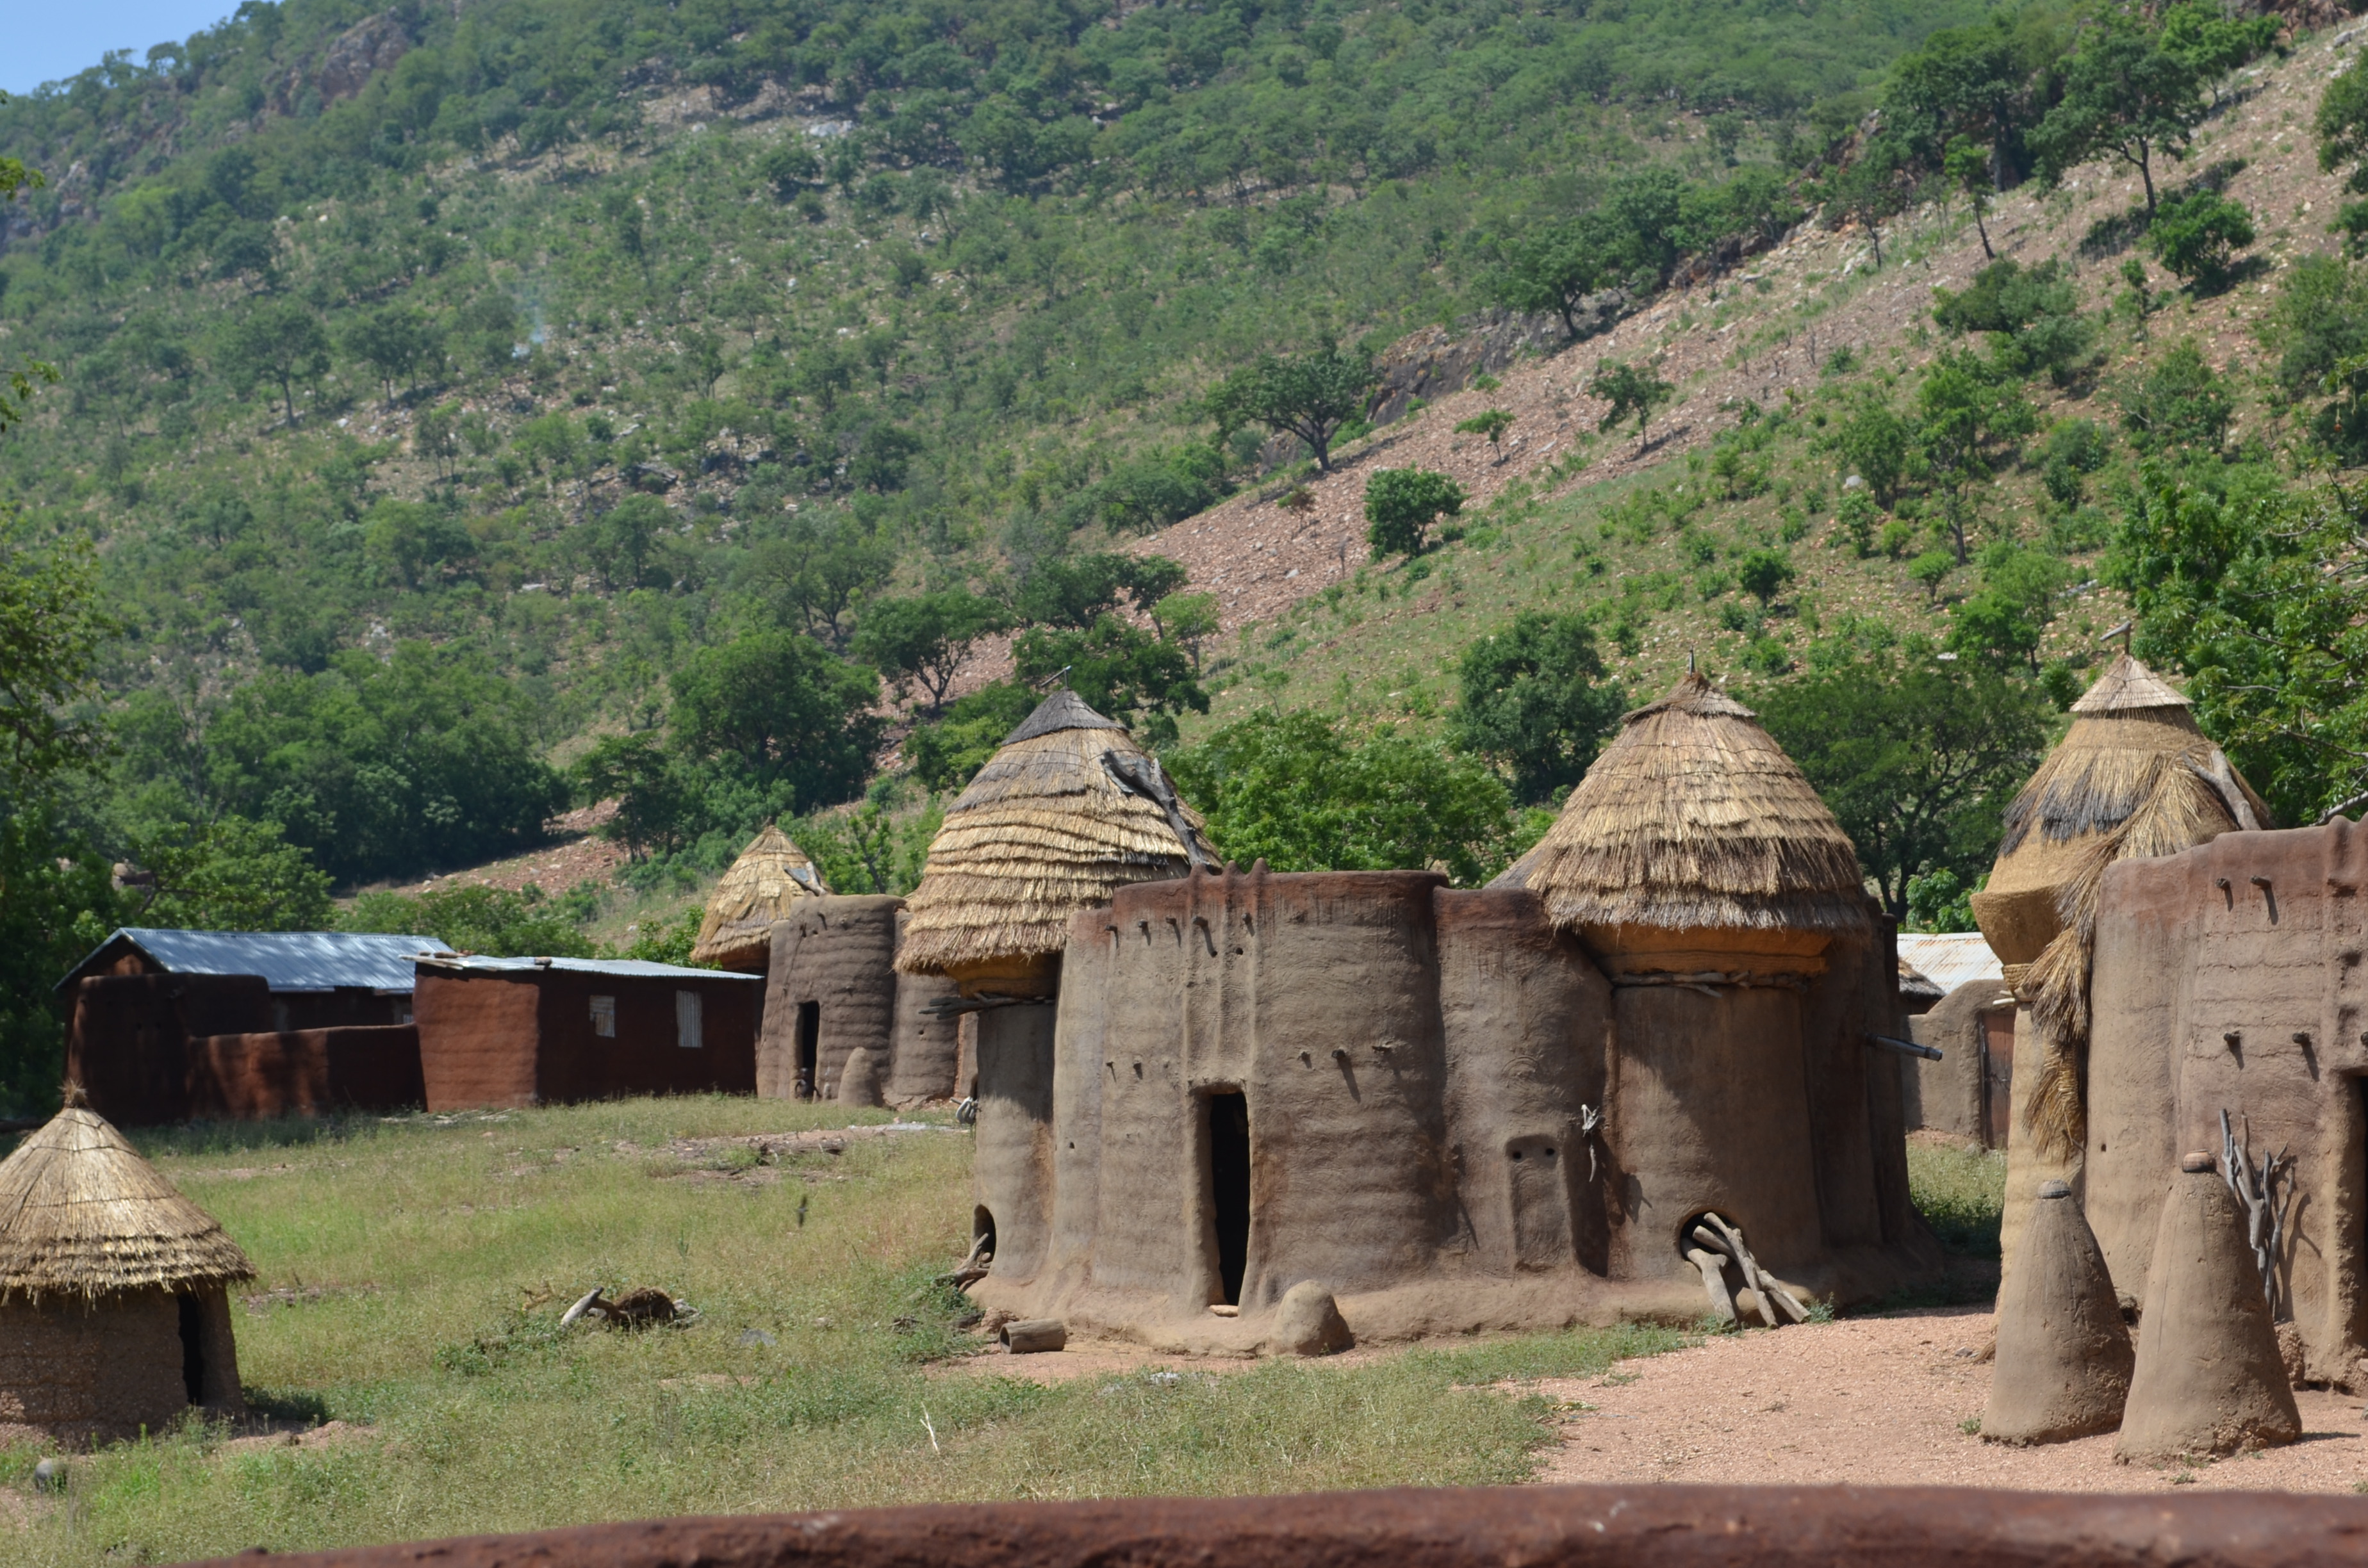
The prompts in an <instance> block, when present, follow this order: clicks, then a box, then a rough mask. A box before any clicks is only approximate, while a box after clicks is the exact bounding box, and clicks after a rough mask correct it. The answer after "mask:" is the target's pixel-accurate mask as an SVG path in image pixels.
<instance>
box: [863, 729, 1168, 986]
mask: <svg viewBox="0 0 2368 1568" xmlns="http://www.w3.org/2000/svg"><path fill="white" fill-rule="evenodd" d="M1157 770H1158V764H1157V763H1156V761H1154V760H1153V759H1152V758H1151V757H1150V756H1148V755H1147V754H1145V753H1144V750H1143V748H1142V747H1141V746H1138V745H1136V744H1134V739H1133V736H1131V735H1129V734H1128V733H1127V732H1126V729H1125V727H1124V726H1123V725H1121V724H1118V723H1116V722H1112V721H1111V720H1109V719H1105V718H1103V717H1102V716H1101V715H1100V714H1099V713H1097V712H1095V711H1094V710H1092V709H1091V708H1088V707H1087V706H1086V704H1085V702H1084V701H1083V700H1082V699H1079V698H1078V697H1077V696H1076V693H1074V692H1070V691H1056V692H1054V693H1053V695H1052V696H1050V697H1048V698H1046V699H1044V701H1043V702H1042V704H1041V705H1040V706H1039V707H1038V708H1037V710H1036V711H1035V712H1033V713H1031V714H1030V715H1029V716H1028V718H1027V720H1026V721H1025V722H1022V723H1021V724H1020V726H1019V728H1018V729H1016V730H1014V731H1012V732H1011V733H1010V734H1009V735H1008V736H1007V737H1006V738H1005V740H1004V743H1003V748H1002V749H1001V750H1000V751H998V752H996V754H995V756H993V757H991V758H989V759H988V761H987V764H986V766H985V767H982V768H980V769H979V771H978V776H977V777H976V778H973V779H972V780H971V781H970V787H969V788H968V789H965V790H963V791H962V795H961V797H960V798H959V799H957V800H956V801H954V803H953V805H952V807H951V809H950V810H949V811H948V812H946V820H945V825H943V826H942V827H940V828H939V830H938V835H937V837H936V838H934V839H933V840H931V841H930V844H929V858H928V863H927V864H926V865H925V866H924V867H923V869H922V872H921V882H920V885H919V886H918V887H916V888H915V889H914V890H913V892H912V894H911V896H910V897H909V898H907V899H906V901H905V904H906V907H907V908H908V909H909V910H910V911H911V914H910V915H909V917H908V918H907V920H906V922H905V937H904V942H903V945H902V946H901V947H900V948H899V949H897V953H896V967H897V968H898V969H900V970H902V971H905V973H907V974H951V975H955V976H957V977H960V976H961V975H962V973H963V971H974V970H977V969H979V968H980V967H981V966H983V965H992V964H996V963H1002V962H1008V961H1010V960H1032V959H1041V958H1043V957H1047V956H1050V955H1052V954H1056V953H1058V952H1059V951H1060V950H1061V949H1062V947H1063V945H1064V943H1065V942H1066V941H1067V939H1068V926H1069V917H1070V916H1071V915H1075V914H1076V912H1077V911H1078V910H1080V909H1087V908H1090V907H1091V906H1093V905H1095V904H1098V903H1107V902H1108V901H1109V899H1110V895H1111V894H1112V893H1113V892H1117V891H1118V890H1119V889H1120V888H1122V887H1124V886H1126V885H1127V884H1128V883H1130V882H1146V881H1160V880H1162V879H1165V878H1168V877H1180V876H1182V875H1183V874H1184V873H1185V871H1186V870H1188V869H1190V865H1191V851H1190V849H1189V848H1188V847H1187V846H1186V844H1185V841H1184V839H1183V838H1182V837H1181V836H1180V835H1178V831H1177V828H1176V827H1175V826H1174V825H1173V823H1172V820H1171V818H1170V817H1169V815H1168V813H1167V810H1166V808H1165V807H1163V805H1162V804H1161V803H1160V802H1159V801H1156V800H1155V799H1154V798H1153V796H1152V795H1151V794H1148V793H1145V792H1144V789H1143V788H1142V787H1140V786H1139V785H1138V784H1136V783H1133V782H1131V781H1130V779H1129V778H1127V777H1124V776H1123V775H1133V776H1135V777H1137V778H1147V779H1149V780H1152V781H1154V782H1155V786H1162V785H1164V782H1165V781H1164V779H1163V778H1161V776H1160V775H1159V773H1158V771H1157ZM1171 798H1172V797H1171ZM1177 809H1178V812H1179V813H1180V814H1181V816H1182V817H1183V819H1184V820H1185V822H1186V823H1187V824H1189V826H1190V830H1191V831H1192V832H1193V833H1195V834H1197V833H1198V831H1199V829H1200V825H1201V823H1200V818H1199V817H1198V816H1196V815H1194V814H1193V813H1192V812H1191V811H1190V808H1189V807H1184V806H1182V805H1181V804H1180V803H1178V808H1177Z"/></svg>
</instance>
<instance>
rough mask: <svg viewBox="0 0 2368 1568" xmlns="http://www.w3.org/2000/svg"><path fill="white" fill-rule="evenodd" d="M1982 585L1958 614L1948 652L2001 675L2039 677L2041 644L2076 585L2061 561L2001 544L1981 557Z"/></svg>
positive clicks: (1948, 641) (2069, 568) (2042, 553)
mask: <svg viewBox="0 0 2368 1568" xmlns="http://www.w3.org/2000/svg"><path fill="white" fill-rule="evenodd" d="M1981 571H1982V585H1981V588H1980V590H1979V591H1978V592H1976V593H1975V594H1973V595H1971V596H1970V597H1967V598H1966V599H1965V600H1964V603H1962V604H1960V605H1958V606H1957V608H1956V612H1955V614H1954V616H1953V617H1952V619H1951V624H1950V627H1949V636H1948V639H1947V646H1948V647H1949V649H1950V650H1951V651H1952V652H1954V653H1959V654H1961V655H1964V656H1966V657H1969V658H1974V659H1978V660H1981V661H1982V662H1984V663H1986V664H1987V665H1990V666H1992V667H1993V668H1996V669H2000V670H2004V669H2009V668H2013V667H2015V666H2018V665H2025V666H2028V669H2029V673H2030V674H2032V675H2033V676H2036V675H2038V674H2039V644H2040V641H2041V639H2042V638H2044V636H2045V635H2046V632H2047V627H2048V623H2049V622H2050V621H2052V620H2054V619H2055V603H2056V599H2057V597H2059V596H2060V595H2061V594H2062V593H2063V592H2064V590H2065V589H2066V588H2068V587H2070V586H2071V585H2072V577H2073V573H2072V569H2071V567H2069V566H2068V565H2066V563H2065V562H2063V561H2062V560H2061V559H2060V558H2058V557H2056V556H2054V555H2050V554H2048V553H2046V552H2045V551H2037V550H2030V549H2026V548H2024V547H2023V546H2021V545H2019V544H2016V543H2014V542H2012V541H2011V540H1998V542H1996V543H1994V544H1990V545H1987V546H1985V547H1984V548H1983V550H1982V552H1981Z"/></svg>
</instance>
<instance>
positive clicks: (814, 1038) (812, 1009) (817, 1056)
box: [797, 1002, 822, 1100]
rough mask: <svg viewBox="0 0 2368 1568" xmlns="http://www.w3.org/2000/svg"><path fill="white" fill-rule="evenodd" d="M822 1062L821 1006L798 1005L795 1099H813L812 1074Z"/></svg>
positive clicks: (817, 1004)
mask: <svg viewBox="0 0 2368 1568" xmlns="http://www.w3.org/2000/svg"><path fill="white" fill-rule="evenodd" d="M821 1062H822V1004H821V1003H819V1002H801V1003H799V1004H798V1090H797V1097H798V1098H800V1099H802V1100H810V1099H812V1098H814V1074H815V1073H816V1071H817V1070H818V1068H819V1066H820V1064H821Z"/></svg>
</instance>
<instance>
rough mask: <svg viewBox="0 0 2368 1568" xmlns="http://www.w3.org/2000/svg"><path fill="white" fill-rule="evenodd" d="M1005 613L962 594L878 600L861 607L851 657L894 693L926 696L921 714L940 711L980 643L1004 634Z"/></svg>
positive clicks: (951, 591)
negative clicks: (882, 678)
mask: <svg viewBox="0 0 2368 1568" xmlns="http://www.w3.org/2000/svg"><path fill="white" fill-rule="evenodd" d="M1010 624H1011V616H1010V612H1009V611H1008V610H1007V609H1006V608H1004V607H1003V606H1002V605H999V604H997V603H996V601H995V600H993V599H989V598H984V597H980V596H979V595H977V594H973V593H971V592H969V591H968V590H966V589H962V588H945V589H940V590H939V591H938V592H936V593H928V594H915V595H913V596H912V597H908V598H901V599H882V600H879V601H878V602H876V603H874V604H872V605H871V606H869V607H867V608H865V610H864V612H863V620H862V624H860V626H858V627H857V628H856V631H855V641H854V651H855V656H856V657H857V658H860V659H862V660H864V661H865V662H866V663H868V664H870V665H871V666H872V667H873V668H875V669H877V670H878V671H879V672H880V673H881V674H882V675H883V676H887V677H888V678H889V679H890V680H892V681H894V683H895V684H896V687H897V689H898V691H899V692H903V691H905V690H907V689H909V688H910V687H914V686H918V687H920V688H921V690H923V691H924V692H926V693H927V694H928V705H927V707H926V708H925V710H924V711H926V712H927V713H928V716H929V717H930V718H932V719H935V718H937V717H939V715H940V714H942V713H943V712H944V711H945V706H946V690H947V688H948V687H951V685H952V684H953V679H954V676H955V674H956V672H958V671H959V670H960V669H961V668H962V661H963V660H965V659H967V658H969V657H970V651H971V650H972V649H973V648H974V647H976V646H977V645H978V642H979V640H980V639H981V638H983V637H986V636H989V635H991V634H993V633H995V632H997V631H1005V630H1008V628H1009V626H1010Z"/></svg>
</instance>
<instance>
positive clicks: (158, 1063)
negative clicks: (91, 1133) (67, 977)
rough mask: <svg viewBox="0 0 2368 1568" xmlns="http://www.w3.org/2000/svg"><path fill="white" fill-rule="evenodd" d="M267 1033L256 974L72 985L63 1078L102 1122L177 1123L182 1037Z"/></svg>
mask: <svg viewBox="0 0 2368 1568" xmlns="http://www.w3.org/2000/svg"><path fill="white" fill-rule="evenodd" d="M270 1027H271V991H270V988H269V987H268V986H267V985H265V984H264V983H263V977H262V976H261V975H257V974H125V975H114V974H105V975H92V976H90V977H88V978H86V979H85V980H82V981H80V982H78V983H76V985H75V987H74V1016H73V1017H72V1019H71V1020H70V1021H69V1023H68V1025H67V1030H66V1075H67V1076H68V1077H70V1078H72V1079H74V1081H75V1082H77V1083H79V1084H81V1085H83V1088H84V1090H85V1092H86V1093H87V1094H88V1095H89V1096H90V1107H91V1108H92V1109H93V1110H95V1111H97V1112H98V1114H99V1115H101V1116H103V1117H106V1118H107V1119H108V1120H109V1121H113V1122H116V1123H118V1124H120V1125H121V1126H125V1127H151V1126H156V1125H159V1124H162V1123H165V1122H172V1121H179V1120H182V1119H185V1118H186V1117H188V1114H189V1096H188V1070H189V1062H188V1041H189V1039H190V1037H192V1036H196V1035H212V1034H226V1033H232V1032H236V1031H243V1030H248V1029H266V1028H270Z"/></svg>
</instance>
